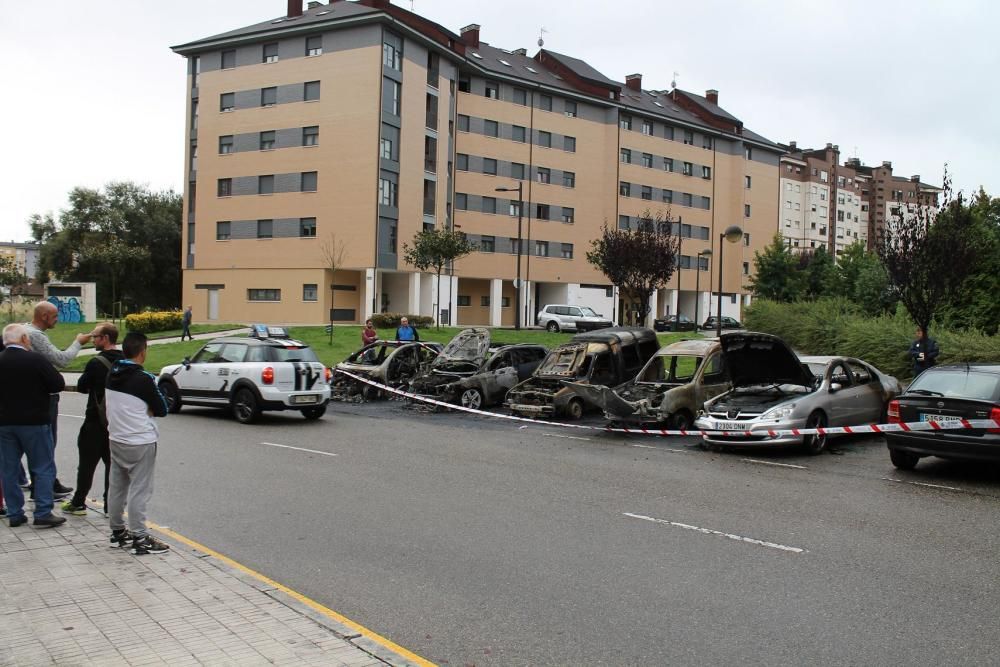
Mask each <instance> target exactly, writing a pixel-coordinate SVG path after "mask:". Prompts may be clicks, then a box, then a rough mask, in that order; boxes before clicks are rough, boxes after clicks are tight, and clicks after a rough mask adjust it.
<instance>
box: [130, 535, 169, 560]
mask: <svg viewBox="0 0 1000 667" xmlns="http://www.w3.org/2000/svg"><path fill="white" fill-rule="evenodd" d="M169 549H170V547H169V546H167V545H166V544H164V543H163V542H160V541H159V540H158V539H156V538H155V537H153V536H151V535H143V536H142V537H136V538H134V539H133V540H132V549H131V551H132V555H134V556H145V555H146V554H162V553H166V552H167V551H168V550H169Z"/></svg>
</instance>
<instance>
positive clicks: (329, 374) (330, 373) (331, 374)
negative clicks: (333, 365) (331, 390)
mask: <svg viewBox="0 0 1000 667" xmlns="http://www.w3.org/2000/svg"><path fill="white" fill-rule="evenodd" d="M325 370H326V383H327V384H330V380H332V379H333V371H331V370H330V367H329V366H327V367H326V368H325Z"/></svg>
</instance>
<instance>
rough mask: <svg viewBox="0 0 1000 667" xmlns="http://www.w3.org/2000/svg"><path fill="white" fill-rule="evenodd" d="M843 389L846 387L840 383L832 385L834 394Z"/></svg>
mask: <svg viewBox="0 0 1000 667" xmlns="http://www.w3.org/2000/svg"><path fill="white" fill-rule="evenodd" d="M843 388H844V385H842V384H840V383H839V382H834V383H833V384H831V385H830V393H831V394H832V393H833V392H835V391H840V390H841V389H843Z"/></svg>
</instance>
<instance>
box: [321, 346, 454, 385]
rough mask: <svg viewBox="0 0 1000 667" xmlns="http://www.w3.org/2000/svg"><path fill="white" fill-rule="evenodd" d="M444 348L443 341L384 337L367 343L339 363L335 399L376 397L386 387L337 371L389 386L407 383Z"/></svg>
mask: <svg viewBox="0 0 1000 667" xmlns="http://www.w3.org/2000/svg"><path fill="white" fill-rule="evenodd" d="M440 351H441V345H440V344H439V343H410V342H406V341H399V340H380V341H376V342H374V343H372V344H371V345H366V346H365V347H363V348H361V349H360V350H358V351H357V352H355V353H354V354H352V355H351V356H349V357H348V358H347V359H345V360H344V361H342V362H340V363H339V364H337V366H336V368H335V372H334V374H333V381H332V383H331V390H332V394H333V395H332V398H333V399H335V400H349V399H375V398H380V397H382V394H383V393H384V392H382V390H380V389H378V388H377V387H373V386H371V385H368V384H365V383H364V382H361V381H359V380H355V379H354V378H352V377H349V376H347V375H344V374H343V373H340V372H337V371H346V372H348V373H351V374H353V375H357V376H360V377H363V378H365V379H368V380H372V381H374V382H378V383H379V384H384V385H386V386H389V387H393V388H395V387H401V386H404V385H406V384H407V383H408V382H409V381H410V380H411V379H412V378H413V377H414V376H415V375H416V374H417V373H419V372H420V371H421V370H422V369H423V368H425V367H426V366H427V365H428V364H430V363H431V362H432V361H434V359H435V358H436V357H437V355H438V353H439V352H440Z"/></svg>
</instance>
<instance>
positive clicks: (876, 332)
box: [744, 299, 1000, 379]
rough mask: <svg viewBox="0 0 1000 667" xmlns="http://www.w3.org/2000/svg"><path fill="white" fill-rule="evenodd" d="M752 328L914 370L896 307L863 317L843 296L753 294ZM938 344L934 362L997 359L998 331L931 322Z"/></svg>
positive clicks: (897, 370)
mask: <svg viewBox="0 0 1000 667" xmlns="http://www.w3.org/2000/svg"><path fill="white" fill-rule="evenodd" d="M744 323H745V325H746V327H747V328H748V329H750V330H752V331H762V332H764V333H769V334H774V335H775V336H778V337H779V338H781V339H783V340H784V341H785V342H786V343H788V344H789V345H790V346H791V347H792V348H794V349H795V350H796V351H797V352H798V353H800V354H805V355H810V354H816V355H842V356H846V357H857V358H858V359H864V360H865V361H867V362H869V363H871V364H874V365H875V366H877V367H878V368H879V370H882V371H883V372H885V373H889V374H890V375H895V376H896V377H897V378H900V379H905V378H909V377H911V376H912V374H913V365H912V362H911V361H910V356H909V353H908V351H909V348H910V342H911V341H912V340H913V330H914V328H915V325H914V324H913V322H912V321H911V320H910V319H909V317H908V316H907V315H906V313H905V311H904V310H903V309H902V308H900V309H898V310H897V312H896V314H894V315H882V316H880V317H866V316H864V315H863V314H861V313H860V312H859V311H858V308H857V307H856V306H855V304H853V303H851V302H849V301H845V300H843V299H819V300H817V301H799V302H796V303H776V302H773V301H765V300H761V299H758V300H756V301H754V302H753V304H752V305H751V306H750V307H749V308H748V309H747V311H746V313H745V315H744ZM931 337H933V338H935V339H936V340H937V342H938V345H939V346H940V348H941V356H940V357H938V363H939V364H947V363H956V362H965V361H967V362H970V363H971V362H998V361H1000V336H987V335H986V334H984V333H982V332H979V331H953V330H949V329H943V328H935V327H933V326H932V327H931Z"/></svg>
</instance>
